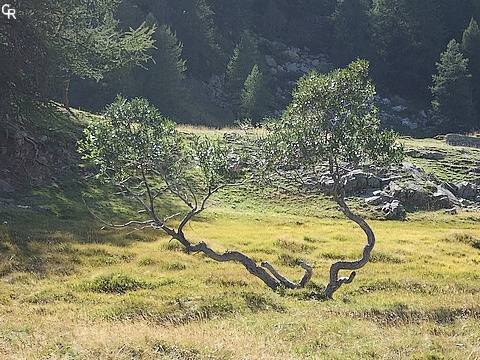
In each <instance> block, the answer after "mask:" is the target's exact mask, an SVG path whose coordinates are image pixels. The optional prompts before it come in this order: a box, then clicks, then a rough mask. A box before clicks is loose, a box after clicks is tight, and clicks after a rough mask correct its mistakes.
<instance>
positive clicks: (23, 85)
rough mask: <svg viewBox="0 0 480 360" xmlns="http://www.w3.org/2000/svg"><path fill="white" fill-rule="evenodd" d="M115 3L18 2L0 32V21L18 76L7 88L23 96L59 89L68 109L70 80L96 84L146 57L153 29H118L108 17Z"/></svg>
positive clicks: (110, 0)
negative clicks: (13, 16)
mask: <svg viewBox="0 0 480 360" xmlns="http://www.w3.org/2000/svg"><path fill="white" fill-rule="evenodd" d="M118 4H119V2H118V1H117V0H99V1H94V2H92V1H85V0H78V1H68V2H65V1H60V0H54V1H53V0H52V1H49V2H48V3H45V2H44V1H40V0H32V1H30V2H28V4H26V2H21V3H20V4H19V5H20V6H19V9H21V13H19V16H18V17H19V19H18V22H17V20H12V23H11V24H10V26H9V28H5V29H4V28H3V26H4V25H3V22H2V25H1V27H2V28H1V29H0V30H1V31H0V33H2V41H1V43H2V47H4V48H5V50H6V51H5V54H6V55H7V56H8V58H5V59H4V61H5V62H6V63H12V64H15V65H14V67H17V70H18V71H15V72H14V74H17V75H18V74H21V75H19V76H17V75H14V78H12V79H11V80H9V81H8V82H7V84H8V85H7V86H11V87H13V88H15V92H17V93H18V92H21V93H23V95H25V93H27V94H29V95H34V96H36V95H37V94H38V93H40V94H41V93H44V95H45V96H46V97H48V96H49V95H51V93H49V91H52V92H53V91H55V92H57V91H59V89H60V88H61V89H62V90H63V102H64V105H65V107H67V108H68V105H69V103H68V90H69V85H70V80H71V79H72V77H73V76H78V77H81V78H93V79H96V80H99V79H101V78H102V77H103V76H104V75H105V74H106V73H108V72H110V71H112V70H114V69H119V68H122V67H126V66H128V65H131V64H139V63H141V62H143V61H146V60H147V59H149V55H148V54H147V50H148V49H150V48H151V47H152V46H153V43H154V41H153V39H152V34H153V32H154V28H149V27H147V26H146V25H145V24H142V25H140V26H139V27H138V28H136V29H132V28H131V29H129V30H128V31H125V32H124V31H120V30H119V29H118V24H119V23H118V21H117V20H116V19H114V17H113V15H114V12H115V10H116V8H117V6H118ZM4 32H5V33H6V34H4V35H3V33H4ZM19 40H20V41H21V44H19ZM19 45H21V46H19ZM32 49H33V50H32ZM50 85H51V86H50ZM2 86H3V84H2ZM29 87H32V89H29ZM17 95H18V94H17Z"/></svg>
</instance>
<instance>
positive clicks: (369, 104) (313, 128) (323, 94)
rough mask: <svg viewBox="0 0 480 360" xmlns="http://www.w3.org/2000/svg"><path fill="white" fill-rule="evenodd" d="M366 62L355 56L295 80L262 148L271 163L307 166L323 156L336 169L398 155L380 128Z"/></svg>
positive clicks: (388, 161) (389, 159) (398, 148)
mask: <svg viewBox="0 0 480 360" xmlns="http://www.w3.org/2000/svg"><path fill="white" fill-rule="evenodd" d="M368 65H369V64H368V62H367V61H365V60H357V61H355V62H352V63H351V64H349V65H348V67H347V68H345V69H338V70H334V71H332V72H330V73H328V74H319V73H317V72H312V73H310V74H307V75H305V76H304V77H302V78H301V79H300V80H299V81H298V86H297V88H296V89H295V90H294V92H293V100H292V102H291V104H290V105H289V106H288V107H287V109H286V111H285V113H284V115H283V117H282V119H281V121H277V122H273V123H272V124H270V136H269V140H268V141H267V146H270V147H271V148H270V151H269V152H270V153H271V154H273V156H272V160H273V163H276V165H281V166H282V165H283V166H285V165H289V166H299V167H302V166H303V167H305V166H307V167H308V166H315V165H317V164H321V163H322V162H323V161H324V160H328V161H329V162H331V164H334V165H336V167H337V170H338V169H339V166H340V167H341V166H346V167H352V166H357V165H360V164H367V163H375V164H377V165H387V164H391V163H395V162H397V161H399V160H400V159H401V156H402V155H401V154H402V151H401V145H399V144H397V143H396V135H395V134H394V133H393V132H392V131H383V130H381V129H380V120H379V119H378V117H377V111H378V110H377V108H376V107H375V106H374V104H373V97H374V94H375V87H374V85H373V84H372V82H371V80H370V78H369V77H368Z"/></svg>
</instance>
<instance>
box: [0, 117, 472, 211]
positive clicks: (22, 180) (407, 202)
mask: <svg viewBox="0 0 480 360" xmlns="http://www.w3.org/2000/svg"><path fill="white" fill-rule="evenodd" d="M50 110H51V109H50ZM402 111H406V110H405V109H404V110H402ZM54 113H55V114H56V116H54V117H51V115H49V116H48V117H47V116H46V114H51V112H50V111H48V112H47V111H46V112H45V113H44V115H45V117H43V118H42V116H41V113H39V115H38V117H37V119H36V120H37V122H36V125H35V126H30V127H29V128H28V131H27V130H26V129H25V130H24V131H21V130H18V129H16V130H10V129H9V128H3V129H1V131H0V136H1V143H2V144H4V145H3V146H2V148H1V149H0V203H4V204H16V205H19V206H32V205H31V204H28V203H25V199H29V198H30V199H31V198H36V200H35V201H34V202H35V203H37V204H41V205H39V206H41V208H42V209H43V210H45V209H46V208H48V205H43V203H42V200H41V199H39V198H38V194H39V192H38V189H41V188H44V189H48V191H50V193H51V194H52V193H53V194H55V193H56V191H57V190H55V189H60V188H62V187H65V186H66V185H65V184H66V183H68V184H69V185H68V186H72V184H73V187H76V186H78V187H79V189H78V190H75V191H77V192H78V193H80V192H81V191H80V187H81V179H82V178H83V177H85V176H86V175H87V172H86V171H85V169H82V168H80V167H79V165H78V164H79V162H80V161H79V160H80V156H79V154H78V153H77V152H76V142H77V140H78V139H79V138H80V137H81V136H82V127H83V125H84V124H85V123H86V121H88V117H89V116H92V115H90V114H88V113H83V112H75V113H74V114H73V115H72V114H69V113H66V112H64V111H62V110H61V109H60V108H59V109H57V110H56V112H54ZM193 131H202V130H200V129H199V130H193ZM229 131H231V130H229ZM227 134H228V132H227V133H226V135H227ZM401 141H402V142H403V143H404V146H405V149H406V155H407V156H406V158H405V161H404V163H403V165H402V166H401V167H397V168H392V169H390V170H388V171H385V170H384V171H381V170H379V169H375V168H364V169H359V170H358V169H357V170H353V171H351V172H350V173H348V174H347V175H346V176H345V177H344V184H345V189H346V192H347V195H348V196H350V197H351V198H352V199H354V200H356V201H357V202H359V203H363V204H364V206H365V209H366V210H367V211H369V212H372V213H374V214H376V215H375V216H376V217H380V218H382V217H383V218H386V219H402V218H404V217H405V216H406V214H407V213H408V212H411V211H417V210H439V209H444V210H445V211H448V212H449V213H451V214H454V213H455V212H457V211H480V138H477V137H474V136H470V137H468V136H461V135H455V134H448V135H447V136H440V137H437V138H436V139H423V140H418V139H413V138H403V139H402V140H401ZM305 183H306V184H307V185H306V186H307V189H306V190H308V191H315V192H318V191H321V192H324V193H327V194H328V192H329V189H331V179H330V178H329V177H328V174H324V175H323V176H320V177H317V178H308V179H305ZM36 191H37V196H35V195H34V196H33V197H32V194H35V192H36ZM40 192H41V191H40ZM57 195H58V194H57ZM27 201H29V200H27Z"/></svg>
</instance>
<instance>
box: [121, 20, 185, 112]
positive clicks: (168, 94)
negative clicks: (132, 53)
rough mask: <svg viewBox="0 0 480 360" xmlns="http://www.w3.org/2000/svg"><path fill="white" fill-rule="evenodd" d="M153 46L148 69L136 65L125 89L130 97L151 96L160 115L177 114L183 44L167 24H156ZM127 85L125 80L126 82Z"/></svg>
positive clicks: (183, 77)
mask: <svg viewBox="0 0 480 360" xmlns="http://www.w3.org/2000/svg"><path fill="white" fill-rule="evenodd" d="M154 39H155V40H156V41H155V45H156V49H155V50H154V51H151V55H152V58H153V60H154V64H150V65H149V66H148V69H146V68H135V69H133V71H132V72H131V76H130V81H129V83H130V84H132V85H133V86H132V89H128V88H126V89H125V91H124V93H125V94H128V95H129V96H138V97H139V96H144V97H147V98H148V99H150V101H151V103H152V104H154V105H155V107H157V108H158V109H159V110H160V111H161V112H162V113H163V114H165V115H166V116H168V117H171V118H176V117H178V109H179V108H181V107H182V106H181V105H180V104H181V102H182V99H183V98H184V90H185V89H184V79H185V71H186V66H185V60H183V59H182V46H183V45H182V44H181V43H180V42H179V41H178V39H177V37H176V34H175V33H174V32H173V31H172V30H171V29H170V27H169V26H167V25H161V26H159V27H158V29H157V31H156V32H155V35H154ZM127 85H128V82H127Z"/></svg>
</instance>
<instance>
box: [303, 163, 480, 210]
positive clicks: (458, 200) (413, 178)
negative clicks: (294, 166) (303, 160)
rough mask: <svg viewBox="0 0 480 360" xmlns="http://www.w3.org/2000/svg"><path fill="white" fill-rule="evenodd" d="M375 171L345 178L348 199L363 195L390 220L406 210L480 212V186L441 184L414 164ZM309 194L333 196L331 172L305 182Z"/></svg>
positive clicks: (357, 173)
mask: <svg viewBox="0 0 480 360" xmlns="http://www.w3.org/2000/svg"><path fill="white" fill-rule="evenodd" d="M374 170H375V169H363V170H362V169H356V170H353V171H350V172H348V173H347V174H345V175H344V176H343V177H342V182H343V187H344V190H345V194H346V195H347V196H360V197H363V198H364V201H365V203H366V204H367V205H370V206H372V207H374V208H375V210H377V211H378V212H380V213H382V214H383V216H384V218H386V219H403V218H404V217H405V214H406V212H405V209H410V210H439V209H446V210H449V211H450V213H452V214H453V213H454V211H453V210H452V209H456V208H470V209H476V210H480V187H479V186H478V185H476V184H473V183H471V182H467V181H462V182H458V183H452V182H442V181H439V180H438V179H437V178H436V177H435V176H434V175H433V174H430V173H427V172H425V171H424V170H423V169H421V168H419V167H416V166H414V165H413V164H411V163H404V164H403V166H402V167H399V168H396V169H391V170H390V171H389V172H388V173H383V174H374V172H375V171H374ZM304 183H305V189H307V191H320V192H323V193H327V194H332V193H333V188H334V183H333V180H332V178H331V177H330V176H329V174H328V173H323V174H322V175H321V176H319V177H310V178H308V179H305V181H304Z"/></svg>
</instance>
